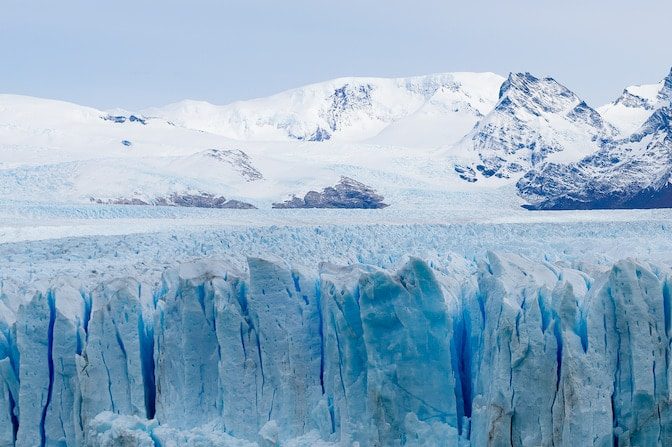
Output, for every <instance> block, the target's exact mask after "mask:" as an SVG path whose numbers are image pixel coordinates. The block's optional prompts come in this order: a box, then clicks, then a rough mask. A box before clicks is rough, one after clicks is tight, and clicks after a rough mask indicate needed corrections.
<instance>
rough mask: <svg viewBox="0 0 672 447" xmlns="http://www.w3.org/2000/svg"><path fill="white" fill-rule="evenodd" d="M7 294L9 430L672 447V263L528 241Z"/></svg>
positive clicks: (167, 441) (5, 427)
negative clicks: (473, 253)
mask: <svg viewBox="0 0 672 447" xmlns="http://www.w3.org/2000/svg"><path fill="white" fill-rule="evenodd" d="M25 295H26V292H25V289H22V288H20V287H10V286H8V285H7V284H5V285H3V288H2V291H1V294H0V446H2V447H5V446H35V445H37V446H80V445H81V446H83V445H90V446H118V445H122V446H189V445H198V446H251V445H259V446H276V445H288V446H300V445H306V446H308V445H360V446H395V445H408V446H420V445H426V446H467V445H473V446H500V445H501V446H509V445H513V446H538V445H543V446H577V445H598V446H613V445H660V446H664V445H670V444H671V443H672V411H671V409H670V402H671V400H670V397H671V396H670V393H671V391H672V374H671V371H672V368H671V367H670V355H671V353H670V341H671V340H672V338H671V337H670V329H671V328H670V326H671V309H670V305H671V303H670V301H671V299H672V297H671V295H672V280H671V279H670V274H669V270H666V269H664V268H662V267H658V266H655V265H652V264H648V263H640V262H636V261H633V260H624V261H620V262H618V263H616V264H615V265H613V266H612V267H611V268H609V269H606V270H597V269H586V271H581V270H576V269H572V268H569V267H566V266H562V265H559V264H550V263H546V262H535V261H531V260H529V259H526V258H523V257H520V256H517V255H512V254H495V253H489V254H488V255H487V256H486V257H485V259H482V260H480V261H478V262H471V261H468V260H466V259H464V258H461V257H459V256H455V257H453V258H451V259H447V260H446V259H444V260H441V261H439V260H436V259H433V260H421V259H417V258H409V259H407V261H406V262H405V263H403V264H402V265H400V267H399V269H398V270H396V271H390V270H386V269H381V268H378V267H375V266H368V265H351V266H335V265H330V264H322V265H320V266H319V268H316V269H313V270H311V269H308V268H304V269H292V268H291V267H290V266H287V265H285V264H284V262H282V261H279V260H266V259H258V258H252V259H249V261H248V268H247V269H246V270H245V271H236V269H235V268H234V267H232V266H231V265H229V264H227V263H223V262H214V261H207V262H206V261H203V262H200V263H191V264H184V265H181V266H179V267H176V268H174V269H169V270H167V271H166V272H165V274H164V275H163V278H162V281H161V285H160V287H158V288H156V287H152V286H151V285H147V284H143V283H142V279H134V278H121V279H117V280H113V281H108V282H105V283H103V284H100V285H99V286H98V287H95V288H93V289H92V290H87V289H86V288H85V287H82V286H81V285H78V283H77V282H76V281H75V280H73V279H63V278H55V279H53V280H52V281H51V282H50V283H49V284H45V285H44V287H43V288H42V290H41V291H38V292H36V293H34V294H30V296H25Z"/></svg>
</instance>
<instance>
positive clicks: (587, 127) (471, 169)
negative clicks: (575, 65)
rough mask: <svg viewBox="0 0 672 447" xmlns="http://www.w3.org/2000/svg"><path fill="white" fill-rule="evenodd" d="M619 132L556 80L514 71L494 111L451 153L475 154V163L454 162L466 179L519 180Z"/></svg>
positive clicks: (577, 155) (591, 148)
mask: <svg viewBox="0 0 672 447" xmlns="http://www.w3.org/2000/svg"><path fill="white" fill-rule="evenodd" d="M615 134H616V131H615V130H614V129H613V128H612V127H611V126H610V125H609V124H607V123H605V122H604V120H603V119H602V117H601V116H600V114H599V113H597V112H596V111H595V110H594V109H592V108H591V107H590V106H588V105H587V104H586V102H585V101H583V100H581V98H579V97H578V96H577V95H576V94H574V93H573V92H572V91H570V90H569V89H567V88H566V87H565V86H563V85H562V84H560V83H558V82H557V81H555V80H554V79H553V78H548V77H547V78H537V77H535V76H533V75H531V74H530V73H511V74H510V75H509V77H508V78H507V79H506V81H505V82H504V83H503V84H502V86H501V88H500V93H499V101H498V103H497V104H496V106H495V107H494V109H493V110H492V111H491V112H490V113H488V114H487V115H486V116H485V117H484V118H483V119H482V120H480V121H479V122H478V124H477V125H476V126H475V127H474V128H473V129H472V130H471V132H469V133H468V134H467V135H466V136H465V137H464V138H463V139H462V140H461V141H460V142H459V143H458V144H457V145H456V146H455V147H453V148H452V149H451V150H450V152H451V153H452V154H455V155H460V154H461V155H465V154H469V153H472V154H473V155H474V156H475V158H476V160H477V161H476V162H475V166H456V170H464V171H466V172H468V173H470V174H473V175H465V177H464V178H465V180H469V181H475V180H477V178H478V177H479V176H482V177H486V178H487V177H492V176H495V177H500V178H510V177H514V178H515V177H517V176H519V175H520V174H521V173H523V172H525V171H527V170H528V169H530V168H531V167H533V166H536V165H538V164H539V163H541V162H543V161H546V160H553V161H557V162H564V163H566V162H571V161H575V160H579V159H581V158H582V157H583V156H585V155H588V154H590V153H592V152H595V151H596V150H598V149H599V147H600V144H601V143H602V141H603V140H605V139H608V138H610V137H612V136H614V135H615ZM476 171H478V174H477V172H476Z"/></svg>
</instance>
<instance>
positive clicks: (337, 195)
mask: <svg viewBox="0 0 672 447" xmlns="http://www.w3.org/2000/svg"><path fill="white" fill-rule="evenodd" d="M383 200H385V198H384V197H383V196H381V195H379V194H377V193H376V191H375V190H374V189H373V188H371V187H369V186H367V185H365V184H363V183H360V182H358V181H356V180H353V179H351V178H350V177H341V180H340V181H339V182H338V183H337V184H336V185H334V186H328V187H326V188H324V189H323V190H322V192H317V191H308V193H307V194H306V195H305V196H304V197H303V198H300V197H296V196H293V197H292V198H291V199H289V200H286V201H284V202H281V203H274V204H273V208H364V209H377V208H385V207H387V206H389V205H388V204H386V203H383Z"/></svg>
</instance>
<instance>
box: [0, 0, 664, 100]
mask: <svg viewBox="0 0 672 447" xmlns="http://www.w3.org/2000/svg"><path fill="white" fill-rule="evenodd" d="M670 17H672V2H670V1H669V0H638V1H636V2H635V1H631V0H628V1H626V0H611V1H606V0H594V1H590V0H582V1H579V0H564V1H560V0H554V1H543V0H536V1H533V0H511V1H507V0H500V1H495V0H487V1H486V0H472V1H460V2H455V1H432V0H415V1H410V0H407V1H400V0H388V1H382V0H379V1H366V0H360V1H354V0H340V1H326V0H324V1H323V0H313V1H308V0H286V1H277V0H276V1H273V0H249V1H242V0H241V1H212V0H190V1H175V0H163V1H152V2H150V1H142V0H136V1H127V0H111V1H91V0H86V1H85V0H63V1H58V2H56V1H53V0H51V1H47V0H0V67H1V70H0V92H4V93H18V94H26V95H34V96H42V97H50V98H58V99H64V100H69V101H74V102H77V103H80V104H86V105H91V106H95V107H99V108H112V107H117V106H118V107H125V108H129V109H139V108H143V107H147V106H150V105H162V104H165V103H169V102H173V101H177V100H180V99H184V98H191V99H203V100H207V101H210V102H214V103H218V104H223V103H227V102H230V101H233V100H236V99H246V98H252V97H258V96H265V95H269V94H272V93H275V92H278V91H280V90H284V89H287V88H291V87H296V86H300V85H303V84H306V83H310V82H317V81H322V80H327V79H331V78H334V77H339V76H350V75H367V76H368V75H370V76H406V75H415V74H426V73H433V72H447V71H494V72H497V73H500V74H502V75H506V74H507V73H508V72H509V71H530V72H532V73H534V74H537V75H540V76H544V75H550V76H553V77H554V78H556V79H557V80H558V81H560V82H561V83H563V84H565V85H567V86H568V87H569V88H570V89H572V90H574V91H575V92H576V93H578V94H579V95H580V96H583V97H584V98H585V99H586V100H587V101H588V102H589V103H591V104H593V105H599V104H601V103H603V102H606V101H609V100H611V99H612V98H614V97H615V96H617V95H618V94H619V93H620V92H621V90H622V89H623V87H625V86H626V85H629V84H633V83H651V82H656V81H658V80H660V79H662V78H663V77H664V76H665V75H666V74H667V73H668V71H669V69H670V66H672V45H671V44H670V37H669V36H670Z"/></svg>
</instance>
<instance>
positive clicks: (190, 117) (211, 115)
mask: <svg viewBox="0 0 672 447" xmlns="http://www.w3.org/2000/svg"><path fill="white" fill-rule="evenodd" d="M502 80H503V78H501V76H499V75H495V74H493V73H445V74H435V75H428V76H417V77H410V78H397V79H387V78H340V79H335V80H332V81H327V82H323V83H318V84H312V85H307V86H305V87H300V88H296V89H292V90H288V91H285V92H282V93H279V94H277V95H273V96H270V97H267V98H259V99H254V100H249V101H239V102H235V103H232V104H229V105H224V106H216V105H213V104H210V103H207V102H200V101H182V102H179V103H175V104H170V105H168V106H165V107H162V108H152V109H148V110H145V111H144V112H143V114H145V115H148V116H157V117H161V118H164V119H166V120H168V121H170V122H171V123H174V124H176V125H178V126H182V127H186V128H190V129H195V130H201V131H205V132H210V133H214V134H218V135H223V136H226V137H228V138H233V139H237V140H257V141H259V140H261V141H292V140H294V141H296V140H298V141H325V140H331V139H336V140H343V141H361V140H365V139H368V138H372V137H375V136H376V135H378V134H379V133H381V131H383V130H384V129H386V128H387V127H388V126H391V125H394V124H397V125H396V126H393V127H394V128H391V129H390V131H389V133H388V134H387V135H385V134H383V135H381V140H380V141H381V142H386V143H387V142H390V141H393V142H395V144H399V143H398V142H397V141H396V138H397V136H399V135H400V134H404V133H407V132H408V131H410V130H416V129H411V126H413V125H414V124H416V123H418V124H422V125H423V126H424V127H425V128H429V129H430V133H432V134H436V133H438V134H440V135H441V136H443V137H445V138H448V139H449V140H450V139H451V138H453V139H457V138H459V137H460V136H462V135H463V134H464V133H465V132H466V131H468V129H469V127H471V126H473V125H474V124H475V122H476V120H477V119H478V118H479V117H481V116H482V115H484V114H485V113H487V112H488V111H489V110H490V109H491V108H492V107H493V106H494V103H495V102H496V95H497V89H498V87H499V85H500V84H501V82H502ZM424 118H427V121H428V122H427V121H425V120H424ZM420 121H425V122H424V123H420ZM425 133H426V132H425ZM416 134H417V132H416ZM445 138H442V139H439V140H438V141H436V144H441V143H445ZM406 140H408V138H406ZM433 143H434V142H433Z"/></svg>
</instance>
